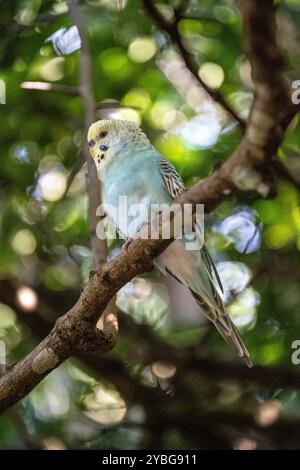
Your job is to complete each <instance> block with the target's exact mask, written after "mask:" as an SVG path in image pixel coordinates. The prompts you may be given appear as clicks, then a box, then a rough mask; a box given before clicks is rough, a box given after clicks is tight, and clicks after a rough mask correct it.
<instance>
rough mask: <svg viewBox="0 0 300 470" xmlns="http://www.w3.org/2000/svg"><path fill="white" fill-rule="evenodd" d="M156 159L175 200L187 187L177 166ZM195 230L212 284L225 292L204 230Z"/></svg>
mask: <svg viewBox="0 0 300 470" xmlns="http://www.w3.org/2000/svg"><path fill="white" fill-rule="evenodd" d="M156 158H157V161H158V165H159V171H160V174H161V176H162V179H163V181H164V183H165V185H166V188H167V190H168V193H169V194H170V196H172V198H173V199H175V198H176V197H178V196H179V195H180V194H182V193H183V192H184V191H185V186H184V183H183V181H182V179H181V176H180V175H179V173H178V172H177V170H176V168H175V166H174V165H173V164H172V163H171V162H169V161H168V160H166V159H165V158H163V157H162V156H161V155H160V154H159V153H157V154H156ZM194 228H195V229H196V234H197V238H198V239H199V241H201V244H202V249H201V255H202V261H203V263H204V265H205V267H206V269H207V271H208V274H209V277H210V279H211V281H212V283H213V284H216V285H217V286H218V288H219V289H220V290H221V292H223V286H222V283H221V280H220V277H219V274H218V272H217V270H216V267H215V265H214V262H213V260H212V259H211V256H210V254H209V251H208V249H207V248H206V246H205V243H204V234H203V229H202V227H201V226H199V225H196V224H195V225H194Z"/></svg>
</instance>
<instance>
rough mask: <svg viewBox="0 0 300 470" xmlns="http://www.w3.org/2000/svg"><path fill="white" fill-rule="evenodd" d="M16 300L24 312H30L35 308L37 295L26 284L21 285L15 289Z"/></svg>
mask: <svg viewBox="0 0 300 470" xmlns="http://www.w3.org/2000/svg"><path fill="white" fill-rule="evenodd" d="M17 302H18V304H19V305H20V307H21V309H22V310H24V311H25V312H32V311H33V310H35V309H36V308H37V305H38V296H37V294H36V293H35V291H34V290H33V289H31V288H30V287H28V286H21V287H19V288H18V290H17Z"/></svg>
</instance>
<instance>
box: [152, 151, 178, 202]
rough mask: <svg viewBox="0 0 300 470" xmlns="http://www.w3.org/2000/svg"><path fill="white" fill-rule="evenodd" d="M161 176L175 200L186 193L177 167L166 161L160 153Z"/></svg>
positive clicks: (158, 157) (158, 159)
mask: <svg viewBox="0 0 300 470" xmlns="http://www.w3.org/2000/svg"><path fill="white" fill-rule="evenodd" d="M156 157H157V162H158V166H159V171H160V174H161V176H162V178H163V180H164V183H165V185H166V187H167V190H168V192H169V194H170V195H171V196H172V198H173V199H175V198H176V197H177V196H179V195H180V194H181V193H183V192H184V191H185V187H184V184H183V181H182V179H181V177H180V175H179V174H178V173H177V171H176V168H175V166H174V165H173V164H172V163H170V162H168V160H165V159H164V158H163V157H162V156H161V155H159V153H158V154H157V155H156Z"/></svg>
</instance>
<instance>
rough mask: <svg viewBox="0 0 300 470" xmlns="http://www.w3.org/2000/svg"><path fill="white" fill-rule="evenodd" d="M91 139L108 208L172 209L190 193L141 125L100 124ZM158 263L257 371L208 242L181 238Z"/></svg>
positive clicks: (92, 130)
mask: <svg viewBox="0 0 300 470" xmlns="http://www.w3.org/2000/svg"><path fill="white" fill-rule="evenodd" d="M87 138H88V144H89V147H90V154H91V157H92V158H93V159H94V162H95V165H96V168H97V172H98V175H99V177H100V179H101V180H102V181H103V185H104V192H105V197H106V202H107V203H108V207H113V208H116V209H117V208H118V205H119V201H120V197H122V196H123V197H124V196H126V197H127V202H128V207H130V205H132V204H138V203H143V204H146V205H147V206H148V207H150V205H151V204H162V203H167V204H168V205H171V204H172V203H173V201H174V199H175V198H176V197H177V196H179V195H180V194H181V193H182V192H183V191H185V187H184V184H183V182H182V180H181V177H180V176H179V174H178V173H177V171H176V169H175V167H174V165H173V164H171V163H170V162H169V161H168V160H166V159H164V158H163V157H162V156H161V155H160V154H159V153H158V152H157V151H156V149H155V148H154V147H153V146H152V145H151V143H150V141H149V139H148V138H147V136H146V135H145V133H144V132H143V131H142V130H141V129H140V128H139V127H138V126H137V125H136V124H135V123H133V122H129V121H123V120H101V121H97V122H95V123H94V124H92V125H91V127H90V129H89V132H88V136H87ZM112 212H113V213H111V214H110V213H109V214H108V215H110V216H111V218H112V219H113V222H114V223H115V225H116V226H117V227H118V229H119V230H120V232H121V233H122V234H124V235H125V236H126V237H128V239H130V237H132V236H133V235H134V233H130V230H129V229H128V225H126V224H124V221H122V220H121V218H120V217H119V216H118V215H117V214H118V211H117V210H114V211H112ZM145 222H147V220H145ZM134 230H138V227H137V226H136V227H134V226H133V227H132V226H131V232H132V231H134ZM154 264H155V265H156V266H157V267H158V268H159V269H160V270H161V271H162V272H163V273H165V274H166V273H169V274H170V275H171V276H173V277H174V278H175V279H177V281H179V282H180V283H182V284H183V285H184V286H186V287H187V288H188V289H189V290H190V292H191V293H192V295H193V297H194V299H195V300H196V302H197V303H198V304H199V306H200V308H201V310H202V312H203V313H204V315H205V316H206V317H207V318H208V319H209V320H210V321H211V322H212V323H213V324H214V326H215V327H216V328H217V329H218V331H219V332H220V333H221V335H222V336H223V337H224V339H225V340H226V341H227V343H229V345H230V346H231V347H232V348H233V349H234V350H235V351H237V353H238V354H239V356H240V357H241V358H242V359H243V360H244V361H245V363H246V364H247V365H248V366H249V367H252V362H251V359H250V356H249V353H248V351H247V349H246V347H245V345H244V343H243V341H242V339H241V337H240V334H239V332H238V331H237V329H236V327H235V326H234V324H233V322H232V321H231V319H230V317H229V315H228V314H227V312H226V310H225V306H224V303H223V301H222V298H221V293H220V290H221V291H222V285H221V281H220V279H219V277H218V273H217V270H216V268H215V266H214V263H213V261H212V259H211V257H210V255H209V252H208V250H207V248H206V246H205V244H202V248H201V249H198V250H197V251H195V250H193V251H190V250H186V247H185V244H184V240H183V239H175V240H174V241H173V242H172V243H171V244H170V245H169V246H168V247H167V248H166V250H165V251H164V252H163V253H162V254H161V255H160V256H159V257H157V258H156V259H155V260H154Z"/></svg>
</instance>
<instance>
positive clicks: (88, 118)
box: [68, 0, 107, 269]
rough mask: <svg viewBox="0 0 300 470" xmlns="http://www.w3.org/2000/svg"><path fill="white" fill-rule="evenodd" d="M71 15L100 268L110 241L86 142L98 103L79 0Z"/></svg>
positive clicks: (91, 215)
mask: <svg viewBox="0 0 300 470" xmlns="http://www.w3.org/2000/svg"><path fill="white" fill-rule="evenodd" d="M68 3H69V9H70V16H71V18H72V20H73V22H74V24H75V25H76V26H77V28H78V33H79V36H80V39H81V51H80V87H79V88H80V94H81V97H82V100H83V103H84V107H85V115H84V150H83V153H84V157H85V159H86V161H87V167H88V194H89V226H90V240H91V247H92V253H93V258H94V264H95V268H96V269H100V268H101V266H103V264H104V263H105V261H106V259H107V243H106V240H101V239H99V238H98V237H97V225H98V223H99V218H98V216H97V215H96V212H97V208H98V207H99V205H101V203H102V197H101V184H100V181H99V179H98V176H97V170H96V166H95V164H94V162H93V160H92V159H91V158H90V153H89V147H88V142H87V138H86V136H87V132H88V130H89V127H90V125H91V124H92V123H93V122H94V121H95V103H94V100H93V96H92V61H91V53H90V47H89V42H88V38H87V35H86V28H85V25H84V18H83V15H82V13H81V11H80V1H79V0H69V2H68Z"/></svg>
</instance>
